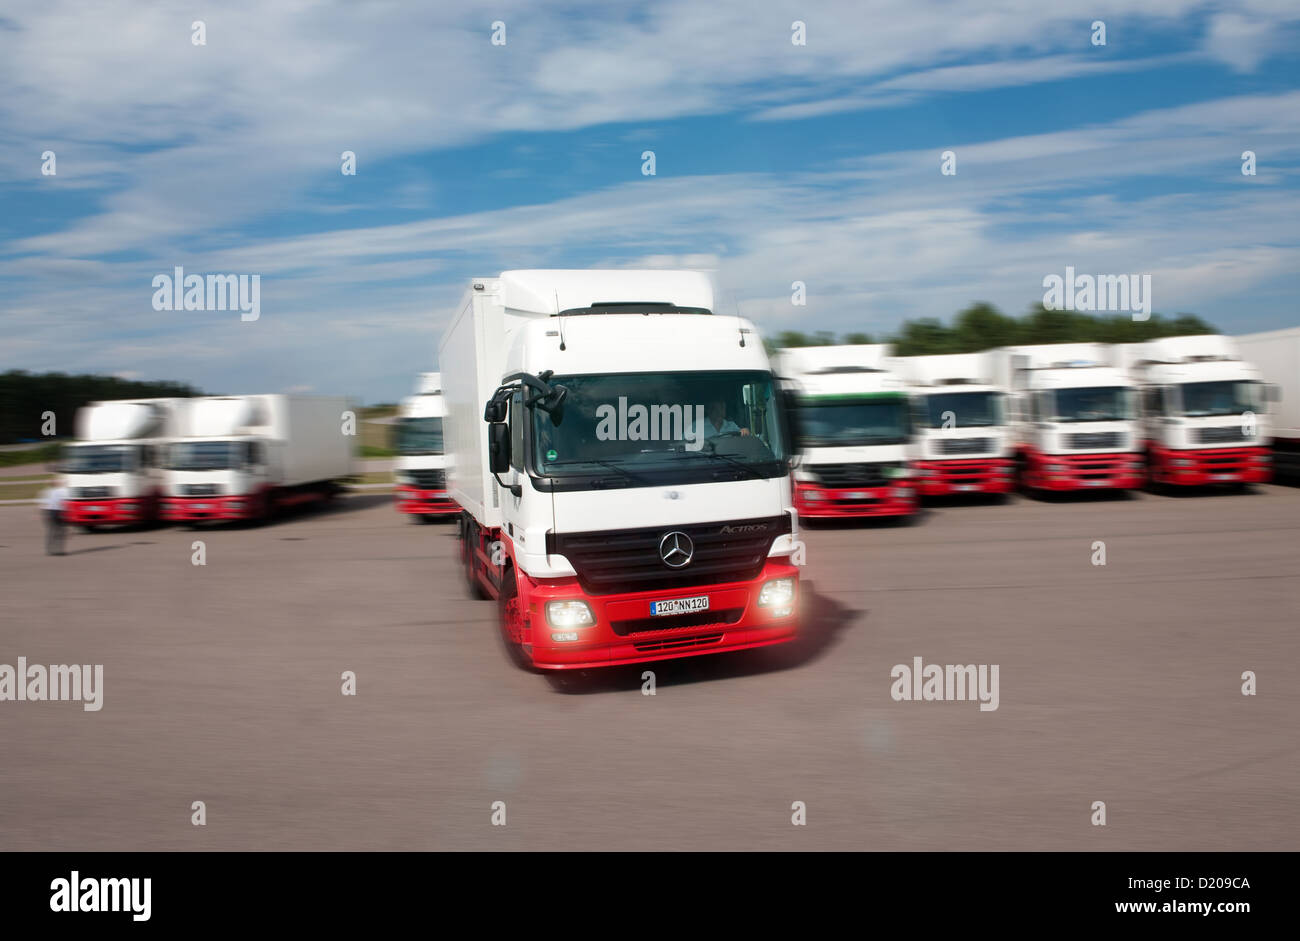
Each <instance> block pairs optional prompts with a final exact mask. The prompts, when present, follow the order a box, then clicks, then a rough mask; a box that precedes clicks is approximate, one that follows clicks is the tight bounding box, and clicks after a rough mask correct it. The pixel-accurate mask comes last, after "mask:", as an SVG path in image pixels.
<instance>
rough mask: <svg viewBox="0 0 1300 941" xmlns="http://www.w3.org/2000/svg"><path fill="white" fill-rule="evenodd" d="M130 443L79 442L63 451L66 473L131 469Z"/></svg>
mask: <svg viewBox="0 0 1300 941" xmlns="http://www.w3.org/2000/svg"><path fill="white" fill-rule="evenodd" d="M131 447H132V446H131V445H129V444H79V445H73V446H72V447H70V448H68V449H67V450H66V451H64V452H63V472H64V473H65V474H110V473H118V472H121V471H128V470H130V469H131V466H132V462H131Z"/></svg>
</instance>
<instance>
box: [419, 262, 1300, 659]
mask: <svg viewBox="0 0 1300 941" xmlns="http://www.w3.org/2000/svg"><path fill="white" fill-rule="evenodd" d="M713 307H714V299H713V293H712V288H711V285H710V283H709V281H708V279H707V278H706V277H705V276H703V275H701V274H698V273H693V272H672V271H507V272H504V273H502V274H501V275H499V276H497V277H490V278H479V279H474V280H473V281H472V282H471V284H470V285H469V289H468V290H467V291H466V294H465V296H464V298H463V300H462V301H461V304H460V306H459V307H458V308H457V310H456V312H455V314H454V315H453V317H452V322H451V324H450V326H449V327H448V329H447V331H446V333H445V335H444V336H443V338H442V341H441V343H440V346H439V362H440V364H441V369H442V371H441V373H440V374H439V375H438V378H437V379H436V380H434V381H433V385H434V386H435V387H436V395H435V397H436V399H437V405H436V410H433V411H429V410H427V409H428V405H427V403H421V402H419V401H413V402H411V403H410V404H409V406H408V408H409V411H407V412H406V413H405V414H406V418H404V419H403V420H404V421H409V422H411V423H412V424H411V428H412V430H413V436H412V438H411V440H412V441H415V440H426V441H427V440H428V439H424V438H419V437H417V436H416V435H415V434H414V432H415V430H416V429H417V428H418V427H431V426H417V425H416V423H417V422H419V421H427V420H428V417H429V416H436V417H437V419H438V422H437V426H436V427H437V431H438V433H439V434H440V435H441V437H442V439H443V441H444V446H445V452H446V453H445V455H444V456H441V457H437V456H434V455H432V454H429V453H427V452H425V451H423V450H422V449H421V448H420V447H419V446H415V445H413V446H412V447H411V448H410V449H409V454H408V456H407V457H406V458H404V460H408V461H412V462H414V461H415V460H417V458H418V459H419V460H421V461H425V462H427V464H424V465H416V464H415V463H409V464H406V465H405V466H404V469H402V470H399V475H400V476H399V488H400V489H399V496H398V506H399V508H400V509H404V510H406V511H408V512H411V513H414V514H417V515H420V516H427V515H430V514H431V513H435V512H447V513H451V514H454V515H455V516H456V518H457V535H458V539H459V545H460V554H459V565H460V567H461V569H462V572H463V578H464V581H465V584H466V585H467V586H468V589H469V591H470V593H471V595H473V596H475V597H478V598H484V599H494V600H495V601H496V604H497V608H498V617H497V622H498V625H499V628H500V633H501V637H502V640H503V641H504V643H505V645H506V647H507V649H508V650H509V651H510V652H511V654H512V656H513V657H514V658H515V659H516V660H517V661H518V662H520V663H521V664H526V665H529V666H531V667H534V668H542V669H549V670H564V669H573V668H585V667H592V666H602V665H603V666H607V665H613V664H620V663H635V662H641V661H646V660H658V659H664V658H669V657H681V656H691V655H695V654H701V653H711V652H718V651H724V650H738V649H743V648H747V647H758V646H765V645H769V644H776V643H781V642H784V641H788V640H790V639H792V638H794V637H795V636H796V635H797V613H796V612H797V610H798V596H799V565H800V564H801V563H802V561H803V559H802V554H803V544H802V543H801V541H800V540H799V529H798V522H799V518H800V517H801V516H802V517H805V518H808V517H837V516H844V517H851V516H876V515H888V514H895V515H902V514H907V513H911V512H913V511H914V510H915V509H916V506H917V502H918V499H919V498H920V497H921V496H923V495H927V494H933V495H938V494H947V493H991V494H1003V493H1006V492H1008V491H1010V490H1011V489H1012V488H1013V487H1016V486H1022V487H1026V488H1031V489H1035V490H1083V489H1096V488H1112V489H1123V488H1131V487H1137V486H1140V485H1142V484H1143V483H1144V482H1147V481H1150V482H1152V483H1155V484H1158V485H1170V486H1177V485H1184V484H1185V485H1194V484H1240V485H1245V484H1250V483H1253V482H1259V481H1264V480H1267V479H1268V478H1269V476H1270V468H1271V465H1272V464H1273V462H1274V461H1276V462H1277V463H1279V464H1282V463H1284V462H1285V463H1288V464H1291V465H1294V461H1295V458H1296V456H1297V454H1300V428H1298V426H1300V414H1298V412H1297V403H1298V402H1300V330H1292V331H1281V332H1278V333H1274V334H1263V335H1259V336H1258V337H1245V338H1237V339H1236V340H1235V341H1234V340H1232V339H1229V338H1227V337H1220V336H1204V337H1178V338H1172V339H1162V340H1155V341H1151V342H1149V343H1141V344H1130V345H1119V346H1114V345H1105V344H1067V345H1043V346H1018V347H1006V348H1001V349H996V350H988V351H985V352H983V353H978V354H970V355H951V356H922V357H898V356H894V355H893V351H892V350H891V349H890V347H889V346H887V345H872V346H829V347H812V348H800V349H788V350H781V351H779V352H778V353H777V355H776V356H775V357H774V358H773V359H772V360H769V358H768V356H767V354H766V352H765V351H764V347H763V345H762V342H761V340H760V339H759V336H758V334H757V331H756V330H755V328H754V326H753V325H752V324H751V323H749V322H748V321H746V320H744V319H743V318H739V317H731V316H725V315H717V314H714V313H713ZM1251 360H1254V361H1256V362H1258V363H1260V364H1261V365H1263V366H1264V368H1263V369H1261V368H1259V367H1257V366H1255V365H1252V364H1251ZM1265 364H1266V365H1265ZM1278 385H1281V386H1283V387H1285V390H1286V397H1285V398H1284V399H1283V400H1282V401H1283V402H1284V407H1283V409H1282V410H1281V411H1280V412H1279V411H1276V410H1275V412H1274V415H1273V416H1270V411H1269V408H1270V406H1269V403H1271V402H1273V401H1276V400H1277V399H1278V396H1277V394H1276V393H1277V391H1278V388H1277V387H1278ZM428 394H430V390H429V389H425V390H423V392H422V395H428ZM420 399H421V396H416V400H420ZM1271 417H1276V418H1277V419H1278V422H1277V423H1276V425H1275V426H1272V427H1271V426H1270V418H1271ZM1270 434H1271V435H1272V436H1273V445H1274V450H1273V451H1272V452H1270V449H1269V447H1268V444H1269V440H1270ZM402 467H403V465H400V464H399V468H402ZM430 468H433V469H436V470H437V471H438V472H439V473H440V474H441V475H443V476H442V478H441V479H443V480H445V490H442V491H439V490H437V489H436V487H435V488H434V489H432V490H430V489H428V488H427V487H426V486H425V485H426V484H430V483H436V482H437V481H438V480H439V477H438V476H437V475H436V474H428V470H429V469H430ZM422 472H423V474H424V476H422Z"/></svg>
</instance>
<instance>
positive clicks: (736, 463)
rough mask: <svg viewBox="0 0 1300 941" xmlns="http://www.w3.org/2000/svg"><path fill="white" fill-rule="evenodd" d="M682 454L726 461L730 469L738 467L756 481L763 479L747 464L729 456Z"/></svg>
mask: <svg viewBox="0 0 1300 941" xmlns="http://www.w3.org/2000/svg"><path fill="white" fill-rule="evenodd" d="M682 453H683V454H698V455H703V456H704V457H712V458H717V459H718V460H720V461H726V462H727V463H728V464H730V465H731V466H732V467H738V468H740V469H741V470H743V471H746V472H748V473H749V474H750V476H752V477H754V478H755V479H756V480H762V479H763V475H762V474H760V473H759V472H758V471H756V470H755V469H754V468H753V467H751V466H750V465H749V464H746V463H745V462H744V461H738V460H736V459H735V458H734V457H731V456H730V455H727V454H719V453H718V452H717V451H683V452H682Z"/></svg>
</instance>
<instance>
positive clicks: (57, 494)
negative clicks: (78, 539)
mask: <svg viewBox="0 0 1300 941" xmlns="http://www.w3.org/2000/svg"><path fill="white" fill-rule="evenodd" d="M67 500H68V488H67V487H65V486H63V482H62V481H61V480H59V479H57V478H56V479H55V481H54V484H53V486H50V487H46V488H45V490H43V491H41V515H42V516H44V517H45V554H46V555H64V554H65V553H64V551H63V505H64V504H65V503H66V502H67Z"/></svg>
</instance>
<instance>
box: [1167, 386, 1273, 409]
mask: <svg viewBox="0 0 1300 941" xmlns="http://www.w3.org/2000/svg"><path fill="white" fill-rule="evenodd" d="M1180 388H1181V389H1182V392H1183V414H1184V415H1186V416H1187V417H1188V418H1202V417H1206V416H1209V415H1240V414H1241V413H1242V412H1259V411H1262V410H1263V400H1262V396H1261V395H1260V391H1259V383H1258V382H1248V381H1246V382H1240V381H1235V380H1224V381H1221V382H1185V383H1183V384H1182V386H1181V387H1180Z"/></svg>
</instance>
